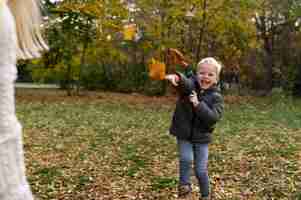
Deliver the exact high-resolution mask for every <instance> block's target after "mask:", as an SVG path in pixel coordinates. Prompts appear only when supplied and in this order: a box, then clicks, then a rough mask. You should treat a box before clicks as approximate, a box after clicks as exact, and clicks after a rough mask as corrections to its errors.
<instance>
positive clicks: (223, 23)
mask: <svg viewBox="0 0 301 200" xmlns="http://www.w3.org/2000/svg"><path fill="white" fill-rule="evenodd" d="M43 2H44V3H43V4H44V16H45V17H44V21H45V23H44V28H45V37H46V38H47V39H48V43H49V46H50V51H49V52H47V53H45V54H44V55H43V57H42V58H41V59H37V60H33V61H20V62H19V65H18V68H19V79H18V81H20V82H39V83H55V84H57V85H59V86H60V87H61V88H63V89H66V90H67V92H68V94H69V95H71V94H74V92H75V93H79V91H80V90H81V89H84V90H95V89H105V90H110V91H118V92H138V93H144V94H149V95H158V94H159V95H162V94H166V83H165V82H164V81H153V80H150V79H149V76H148V64H149V60H150V59H151V58H155V59H157V60H159V61H161V62H165V63H166V64H167V71H170V70H171V68H172V66H170V65H169V64H168V62H166V53H165V52H166V50H167V48H175V49H178V50H179V51H181V52H182V53H183V54H184V55H185V57H186V58H187V59H188V60H189V62H190V64H191V65H192V66H194V67H195V65H196V64H197V62H198V61H199V60H200V59H201V58H203V57H207V56H214V57H216V58H217V59H218V60H219V61H220V62H222V63H223V65H224V69H223V73H222V83H227V85H226V86H229V84H231V83H233V82H234V83H236V84H238V85H239V88H240V93H241V94H243V93H244V92H245V93H249V91H250V90H253V91H260V92H257V93H259V94H269V93H270V92H271V91H272V89H273V88H281V91H285V93H288V94H294V95H297V96H298V95H299V96H300V95H301V56H300V55H301V17H300V16H301V1H300V0H286V1H283V0H210V1H209V0H189V1H187V0H185V1H184V0H183V1H182V0H181V1H179V0H156V1H149V0H139V1H133V0H131V1H130V0H127V1H126V0H110V1H107V0H64V1H51V0H44V1H43ZM130 26H135V28H136V29H135V31H134V35H133V36H132V37H130V39H129V38H126V36H125V34H126V33H125V31H127V29H126V27H130ZM179 70H181V69H179ZM224 85H225V84H224ZM227 88H228V87H224V89H227ZM257 93H256V94H257Z"/></svg>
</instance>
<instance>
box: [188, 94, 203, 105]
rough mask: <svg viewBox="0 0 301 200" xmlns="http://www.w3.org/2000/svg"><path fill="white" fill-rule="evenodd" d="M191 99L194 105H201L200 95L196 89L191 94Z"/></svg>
mask: <svg viewBox="0 0 301 200" xmlns="http://www.w3.org/2000/svg"><path fill="white" fill-rule="evenodd" d="M189 101H190V102H191V103H192V105H193V106H194V107H196V106H197V105H199V103H200V102H199V99H198V95H197V93H196V92H195V91H192V93H191V94H190V95H189Z"/></svg>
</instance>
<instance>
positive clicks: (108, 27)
mask: <svg viewBox="0 0 301 200" xmlns="http://www.w3.org/2000/svg"><path fill="white" fill-rule="evenodd" d="M43 6H44V10H43V15H44V24H43V28H44V29H45V38H46V39H47V40H48V44H49V47H50V50H49V51H48V52H45V53H44V54H43V56H42V57H41V58H39V59H34V60H30V61H24V60H20V61H19V62H18V70H19V77H18V80H17V82H18V84H19V83H30V84H34V85H35V84H46V85H48V86H49V84H50V86H51V87H50V88H43V87H41V88H37V89H30V88H24V87H20V88H19V87H17V90H16V97H17V114H18V117H19V119H20V121H21V122H22V124H23V128H24V148H25V157H26V166H27V174H28V179H29V182H30V184H31V186H32V189H33V192H34V194H35V195H36V196H37V197H38V198H39V199H85V200H86V199H103V200H109V199H113V200H118V199H141V200H144V199H162V200H164V199H175V198H176V187H177V170H178V164H177V155H176V145H175V141H174V138H172V137H171V136H169V134H168V128H169V123H170V119H171V116H172V111H173V109H174V104H175V101H176V94H175V91H174V90H173V88H171V87H170V86H169V85H168V84H167V83H166V82H165V81H160V80H151V79H150V78H149V75H148V70H149V69H148V66H149V62H150V60H151V58H154V59H156V60H158V61H160V62H163V63H166V67H167V72H171V71H172V70H175V69H176V70H179V71H181V70H182V69H181V67H180V66H173V65H171V64H170V63H169V60H168V59H167V57H166V50H167V49H168V48H175V49H178V50H179V51H181V52H182V53H183V54H184V55H185V57H186V58H187V60H188V61H189V62H190V63H191V66H192V67H193V68H195V65H196V64H197V62H198V61H199V60H200V59H201V58H203V57H207V56H213V57H215V58H217V59H218V60H219V61H220V62H221V63H223V71H222V79H221V86H222V87H221V89H222V92H223V94H224V96H225V114H224V118H223V119H222V121H221V122H220V123H219V124H218V126H217V129H216V131H215V138H214V142H213V144H212V145H211V147H210V153H211V155H210V158H209V159H210V163H209V173H210V176H211V182H212V191H213V194H214V196H215V199H251V200H252V199H254V200H255V199H260V200H261V199H267V200H268V199H288V200H295V199H301V193H300V190H301V179H300V177H301V167H300V166H301V144H300V142H301V135H300V134H301V115H300V113H301V104H300V103H301V101H300V98H299V97H300V96H301V17H300V16H301V1H300V0H287V1H283V0H256V1H255V0H210V1H209V0H190V1H184V0H183V1H182V0H169V1H167V0H156V1H150V0H136V1H134V0H123V1H122V0H111V1H106V0H102V1H101V0H64V1H50V0H44V1H43ZM129 27H135V29H129ZM132 30H134V32H131V31H132ZM53 86H54V87H53ZM194 189H195V190H194V194H193V196H192V199H196V194H197V192H196V188H194Z"/></svg>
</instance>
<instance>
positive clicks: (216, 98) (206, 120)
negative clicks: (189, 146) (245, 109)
mask: <svg viewBox="0 0 301 200" xmlns="http://www.w3.org/2000/svg"><path fill="white" fill-rule="evenodd" d="M179 76H180V77H181V78H180V83H179V86H177V88H178V91H179V94H180V96H179V98H178V100H177V104H176V109H175V111H174V114H173V118H172V124H171V127H170V133H171V134H172V135H174V136H176V137H177V138H179V139H184V140H188V141H191V142H195V143H210V142H211V140H212V136H211V135H212V132H213V130H214V126H215V124H216V122H217V121H219V120H220V119H221V117H222V112H223V105H224V104H223V97H222V95H221V94H220V92H219V90H218V88H217V87H215V86H214V87H211V88H209V89H206V90H202V89H201V88H200V87H199V84H198V83H197V80H196V77H195V76H192V77H190V78H186V77H185V76H184V75H182V74H180V73H179ZM193 90H194V91H195V92H196V93H197V96H198V99H199V101H200V103H199V105H198V106H197V107H195V108H194V107H193V106H192V103H191V102H190V101H189V98H188V96H189V94H191V92H192V91H193Z"/></svg>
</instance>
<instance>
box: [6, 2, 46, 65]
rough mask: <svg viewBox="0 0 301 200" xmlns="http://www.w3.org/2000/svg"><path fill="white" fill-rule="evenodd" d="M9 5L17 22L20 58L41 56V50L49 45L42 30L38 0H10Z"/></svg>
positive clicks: (18, 53)
mask: <svg viewBox="0 0 301 200" xmlns="http://www.w3.org/2000/svg"><path fill="white" fill-rule="evenodd" d="M8 6H9V8H10V10H11V12H12V14H13V16H14V18H15V22H16V32H17V37H18V52H17V55H18V58H22V59H26V58H34V57H38V56H40V51H42V50H46V49H48V47H47V45H46V43H45V41H44V39H43V38H42V35H41V31H40V28H41V27H40V26H41V22H42V20H41V19H42V18H41V13H40V4H39V2H38V0H8Z"/></svg>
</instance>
